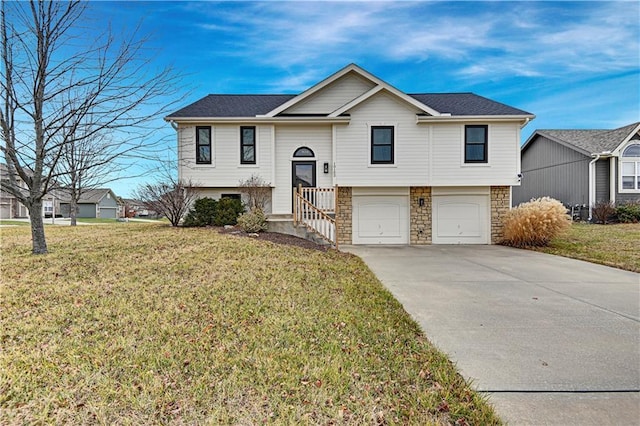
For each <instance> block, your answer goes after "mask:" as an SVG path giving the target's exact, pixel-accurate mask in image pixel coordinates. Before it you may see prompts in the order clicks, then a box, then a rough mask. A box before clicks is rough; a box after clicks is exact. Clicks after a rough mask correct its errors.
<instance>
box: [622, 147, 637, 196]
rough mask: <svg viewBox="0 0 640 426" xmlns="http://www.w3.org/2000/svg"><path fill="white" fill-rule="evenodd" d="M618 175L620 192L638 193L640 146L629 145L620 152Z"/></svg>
mask: <svg viewBox="0 0 640 426" xmlns="http://www.w3.org/2000/svg"><path fill="white" fill-rule="evenodd" d="M620 175H621V179H620V184H621V187H620V189H621V190H622V191H624V192H628V191H640V144H633V145H629V146H628V147H627V148H625V150H624V151H622V158H621V161H620Z"/></svg>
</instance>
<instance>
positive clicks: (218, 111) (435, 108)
mask: <svg viewBox="0 0 640 426" xmlns="http://www.w3.org/2000/svg"><path fill="white" fill-rule="evenodd" d="M347 73H356V74H357V75H359V76H361V77H362V78H364V79H366V80H368V81H370V82H372V83H373V84H374V87H373V88H372V89H370V90H369V91H367V92H365V93H363V94H362V95H361V96H359V97H358V98H356V99H354V100H352V101H351V102H349V103H347V104H346V105H344V106H343V107H341V108H338V109H337V110H336V111H333V112H332V113H329V114H322V115H323V116H325V117H335V116H337V115H338V114H342V113H344V112H346V111H347V110H348V109H350V108H352V107H353V106H355V105H357V104H358V103H360V102H363V101H365V100H366V99H368V98H369V97H370V96H373V95H375V94H376V93H378V92H380V91H382V90H384V91H386V92H388V93H391V94H393V95H395V96H397V97H399V98H401V99H403V100H404V101H405V102H407V103H410V104H412V105H413V106H415V107H417V108H419V109H421V110H422V111H423V113H422V114H421V115H424V116H429V115H443V116H448V115H452V116H518V117H522V116H526V117H529V118H533V117H534V115H533V114H531V113H529V112H526V111H523V110H520V109H517V108H513V107H510V106H508V105H505V104H502V103H500V102H496V101H493V100H491V99H487V98H485V97H482V96H478V95H476V94H474V93H416V94H406V93H403V92H401V91H400V90H398V89H396V88H394V87H393V86H391V85H389V84H388V83H386V82H384V81H382V80H380V79H379V78H377V77H375V76H374V75H372V74H370V73H369V72H367V71H365V70H363V69H362V68H360V67H359V66H357V65H355V64H350V65H348V66H346V67H345V68H343V69H341V70H340V71H338V72H337V73H334V74H333V75H331V76H329V77H328V78H326V79H324V80H323V81H321V82H320V83H318V84H316V85H314V86H312V87H311V88H309V89H307V90H305V91H304V92H302V93H300V94H298V95H285V94H281V95H249V94H247V95H225V94H210V95H207V96H205V97H204V98H202V99H200V100H198V101H196V102H194V103H192V104H191V105H188V106H186V107H184V108H182V109H180V110H178V111H176V112H174V113H173V114H170V115H168V116H167V117H165V119H166V120H173V119H180V118H183V119H185V118H191V119H194V118H196V119H197V118H231V117H235V118H241V117H242V118H249V117H252V118H255V117H277V116H280V117H285V116H287V114H286V111H287V110H289V109H290V108H291V107H292V106H293V105H295V104H297V103H299V102H302V101H304V100H305V99H307V98H309V97H310V96H312V95H313V94H315V93H317V92H318V91H320V90H321V89H322V88H324V87H326V86H327V85H329V84H331V83H332V82H334V81H336V80H337V79H338V78H340V77H342V76H343V75H346V74H347Z"/></svg>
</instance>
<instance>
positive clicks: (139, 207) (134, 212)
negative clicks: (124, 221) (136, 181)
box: [124, 198, 158, 217]
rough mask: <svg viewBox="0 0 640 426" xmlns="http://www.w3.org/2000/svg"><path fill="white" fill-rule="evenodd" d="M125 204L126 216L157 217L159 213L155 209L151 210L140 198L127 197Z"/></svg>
mask: <svg viewBox="0 0 640 426" xmlns="http://www.w3.org/2000/svg"><path fill="white" fill-rule="evenodd" d="M124 205H125V207H124V211H125V217H149V216H151V217H156V216H157V215H158V214H157V213H156V212H154V211H149V209H147V207H146V206H145V205H144V203H143V202H142V201H140V200H135V199H132V198H125V199H124Z"/></svg>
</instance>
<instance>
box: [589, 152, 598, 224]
mask: <svg viewBox="0 0 640 426" xmlns="http://www.w3.org/2000/svg"><path fill="white" fill-rule="evenodd" d="M591 155H592V156H594V155H595V158H594V159H593V160H591V161H590V162H589V222H591V219H592V216H593V215H592V213H593V203H594V202H595V200H596V161H598V160H599V159H600V154H591Z"/></svg>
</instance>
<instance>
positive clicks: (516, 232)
mask: <svg viewBox="0 0 640 426" xmlns="http://www.w3.org/2000/svg"><path fill="white" fill-rule="evenodd" d="M503 224H504V225H503V231H504V237H503V241H502V243H503V244H505V245H508V246H512V247H531V246H534V247H540V246H546V245H548V244H549V242H550V241H551V240H552V239H553V238H555V237H557V236H558V235H560V234H561V233H562V232H563V231H565V230H567V229H568V228H569V227H570V226H571V218H570V217H569V215H568V214H567V209H566V208H565V207H564V206H563V205H562V203H561V202H560V201H558V200H555V199H553V198H550V197H542V198H537V199H533V200H531V201H529V202H527V203H522V204H520V205H519V206H518V207H516V208H514V209H511V210H510V211H509V212H507V214H506V215H505V218H504V222H503Z"/></svg>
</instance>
